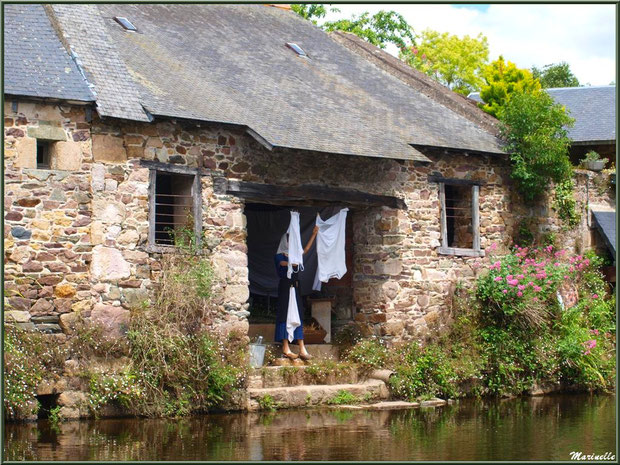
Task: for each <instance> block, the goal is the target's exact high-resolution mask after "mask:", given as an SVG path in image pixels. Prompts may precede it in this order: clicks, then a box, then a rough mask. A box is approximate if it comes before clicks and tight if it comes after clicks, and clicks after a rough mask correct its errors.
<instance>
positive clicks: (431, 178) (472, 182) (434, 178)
mask: <svg viewBox="0 0 620 465" xmlns="http://www.w3.org/2000/svg"><path fill="white" fill-rule="evenodd" d="M428 182H441V183H444V184H451V185H453V186H484V185H485V184H486V183H487V182H486V181H484V180H478V179H457V178H444V177H443V176H440V175H437V174H429V175H428Z"/></svg>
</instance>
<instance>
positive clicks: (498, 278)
mask: <svg viewBox="0 0 620 465" xmlns="http://www.w3.org/2000/svg"><path fill="white" fill-rule="evenodd" d="M502 279H504V278H502V277H501V276H496V277H495V279H494V280H493V281H495V282H499V281H501V280H502Z"/></svg>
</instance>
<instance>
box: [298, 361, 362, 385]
mask: <svg viewBox="0 0 620 465" xmlns="http://www.w3.org/2000/svg"><path fill="white" fill-rule="evenodd" d="M354 369H355V365H352V364H351V363H348V362H347V361H344V362H336V361H334V360H329V359H324V360H317V361H315V362H313V363H312V365H308V366H306V367H305V369H304V373H305V374H306V375H307V376H309V377H310V378H311V379H312V381H314V382H315V383H317V384H332V383H334V382H338V380H339V378H342V377H347V376H350V375H351V373H352V372H353V370H354Z"/></svg>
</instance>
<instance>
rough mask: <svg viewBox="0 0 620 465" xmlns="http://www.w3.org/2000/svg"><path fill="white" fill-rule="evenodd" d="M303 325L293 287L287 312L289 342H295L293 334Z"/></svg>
mask: <svg viewBox="0 0 620 465" xmlns="http://www.w3.org/2000/svg"><path fill="white" fill-rule="evenodd" d="M300 325H301V321H299V308H298V307H297V294H296V293H295V287H294V286H291V289H290V291H289V294H288V310H287V312H286V333H287V334H288V341H289V342H293V339H294V337H293V334H294V333H295V329H297V327H298V326H300Z"/></svg>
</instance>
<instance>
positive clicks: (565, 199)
mask: <svg viewBox="0 0 620 465" xmlns="http://www.w3.org/2000/svg"><path fill="white" fill-rule="evenodd" d="M574 190H575V189H574V184H573V180H572V179H566V180H565V181H562V182H559V183H557V184H556V185H555V192H554V197H555V198H554V200H553V205H552V206H553V209H554V210H555V211H556V212H557V213H558V216H559V217H560V219H561V220H562V221H563V222H564V224H565V225H566V227H568V228H574V227H575V226H577V225H578V224H579V221H580V220H581V215H580V214H579V212H577V208H576V207H577V202H576V201H575V192H574Z"/></svg>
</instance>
